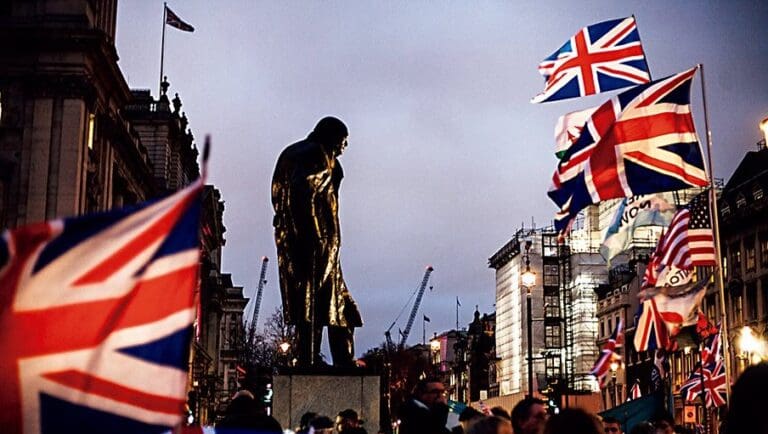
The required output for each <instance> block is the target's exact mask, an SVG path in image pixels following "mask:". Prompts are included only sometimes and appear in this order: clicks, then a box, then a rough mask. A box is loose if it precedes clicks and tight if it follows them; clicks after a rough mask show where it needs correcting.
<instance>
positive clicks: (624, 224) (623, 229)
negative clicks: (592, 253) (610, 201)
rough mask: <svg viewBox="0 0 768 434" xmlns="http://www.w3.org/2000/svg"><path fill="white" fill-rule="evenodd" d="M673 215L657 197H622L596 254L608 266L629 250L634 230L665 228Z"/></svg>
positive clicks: (669, 206)
mask: <svg viewBox="0 0 768 434" xmlns="http://www.w3.org/2000/svg"><path fill="white" fill-rule="evenodd" d="M673 215H674V206H672V205H670V204H669V203H668V202H667V201H666V200H664V198H663V197H661V196H660V195H658V194H653V195H638V196H632V197H626V198H624V200H622V201H621V204H620V205H619V207H618V208H617V209H616V214H615V215H614V216H613V220H612V221H611V225H610V226H608V229H607V230H606V232H605V237H604V239H603V244H602V245H601V246H600V254H601V255H602V256H603V258H604V259H605V260H606V262H607V263H608V266H609V267H610V266H611V260H612V259H613V258H615V257H616V256H617V255H618V254H620V253H621V252H623V251H625V250H627V249H628V248H629V246H630V244H631V243H632V240H633V237H634V233H635V229H636V228H639V227H643V226H667V225H669V222H670V221H671V220H672V216H673Z"/></svg>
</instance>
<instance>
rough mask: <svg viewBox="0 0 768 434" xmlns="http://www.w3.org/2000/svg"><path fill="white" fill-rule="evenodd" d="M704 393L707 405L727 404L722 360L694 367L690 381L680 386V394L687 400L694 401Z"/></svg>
mask: <svg viewBox="0 0 768 434" xmlns="http://www.w3.org/2000/svg"><path fill="white" fill-rule="evenodd" d="M702 378H703V380H702ZM702 384H703V385H702ZM702 393H704V401H705V405H706V406H707V407H722V406H723V405H725V404H726V396H727V395H726V394H727V388H726V383H725V363H723V361H722V360H718V361H717V362H715V363H710V364H708V365H705V366H703V367H702V368H699V369H694V370H693V372H691V376H690V377H689V378H688V381H686V382H685V383H684V384H683V385H682V386H680V394H681V395H682V396H684V397H685V400H686V401H687V402H694V401H695V399H696V397H698V396H700V395H701V394H702Z"/></svg>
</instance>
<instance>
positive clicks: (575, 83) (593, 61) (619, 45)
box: [531, 17, 651, 103]
mask: <svg viewBox="0 0 768 434" xmlns="http://www.w3.org/2000/svg"><path fill="white" fill-rule="evenodd" d="M539 73H540V74H541V75H543V76H544V80H546V85H545V87H544V91H543V92H542V93H540V94H539V95H537V96H535V97H534V98H533V99H532V100H531V102H534V103H538V102H548V101H556V100H560V99H566V98H574V97H579V96H585V95H593V94H596V93H600V92H605V91H609V90H613V89H621V88H623V87H627V86H634V85H637V84H644V83H648V82H649V81H650V80H651V75H650V73H649V72H648V64H647V63H646V61H645V54H644V53H643V47H642V45H641V44H640V35H639V34H638V31H637V25H636V24H635V18H634V17H628V18H621V19H617V20H611V21H604V22H602V23H598V24H593V25H591V26H587V27H584V28H583V29H581V30H579V32H578V33H576V34H575V35H574V36H573V37H572V38H571V39H570V40H569V41H568V42H566V43H565V44H564V45H563V46H562V47H560V49H559V50H557V51H555V52H554V53H552V55H551V56H549V57H547V58H546V59H544V60H543V61H542V62H541V63H540V64H539Z"/></svg>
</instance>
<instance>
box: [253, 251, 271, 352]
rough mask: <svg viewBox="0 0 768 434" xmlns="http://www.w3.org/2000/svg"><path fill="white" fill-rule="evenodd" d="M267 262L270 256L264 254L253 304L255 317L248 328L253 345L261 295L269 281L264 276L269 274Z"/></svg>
mask: <svg viewBox="0 0 768 434" xmlns="http://www.w3.org/2000/svg"><path fill="white" fill-rule="evenodd" d="M267 262H269V258H267V257H266V256H262V258H261V273H259V286H258V287H257V288H258V289H256V301H255V302H254V303H255V304H254V305H253V317H252V318H251V324H250V327H249V329H248V341H249V342H250V343H251V345H253V343H254V338H255V337H256V323H257V322H258V321H259V308H260V307H261V295H262V294H263V293H264V284H265V283H267V281H266V280H265V279H264V277H265V276H266V275H267Z"/></svg>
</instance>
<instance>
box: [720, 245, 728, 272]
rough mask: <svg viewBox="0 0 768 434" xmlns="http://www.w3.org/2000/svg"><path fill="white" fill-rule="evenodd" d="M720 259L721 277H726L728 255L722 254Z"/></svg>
mask: <svg viewBox="0 0 768 434" xmlns="http://www.w3.org/2000/svg"><path fill="white" fill-rule="evenodd" d="M723 249H725V248H723ZM720 259H721V260H722V264H723V276H728V254H727V253H726V252H723V257H722V258H720Z"/></svg>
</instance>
